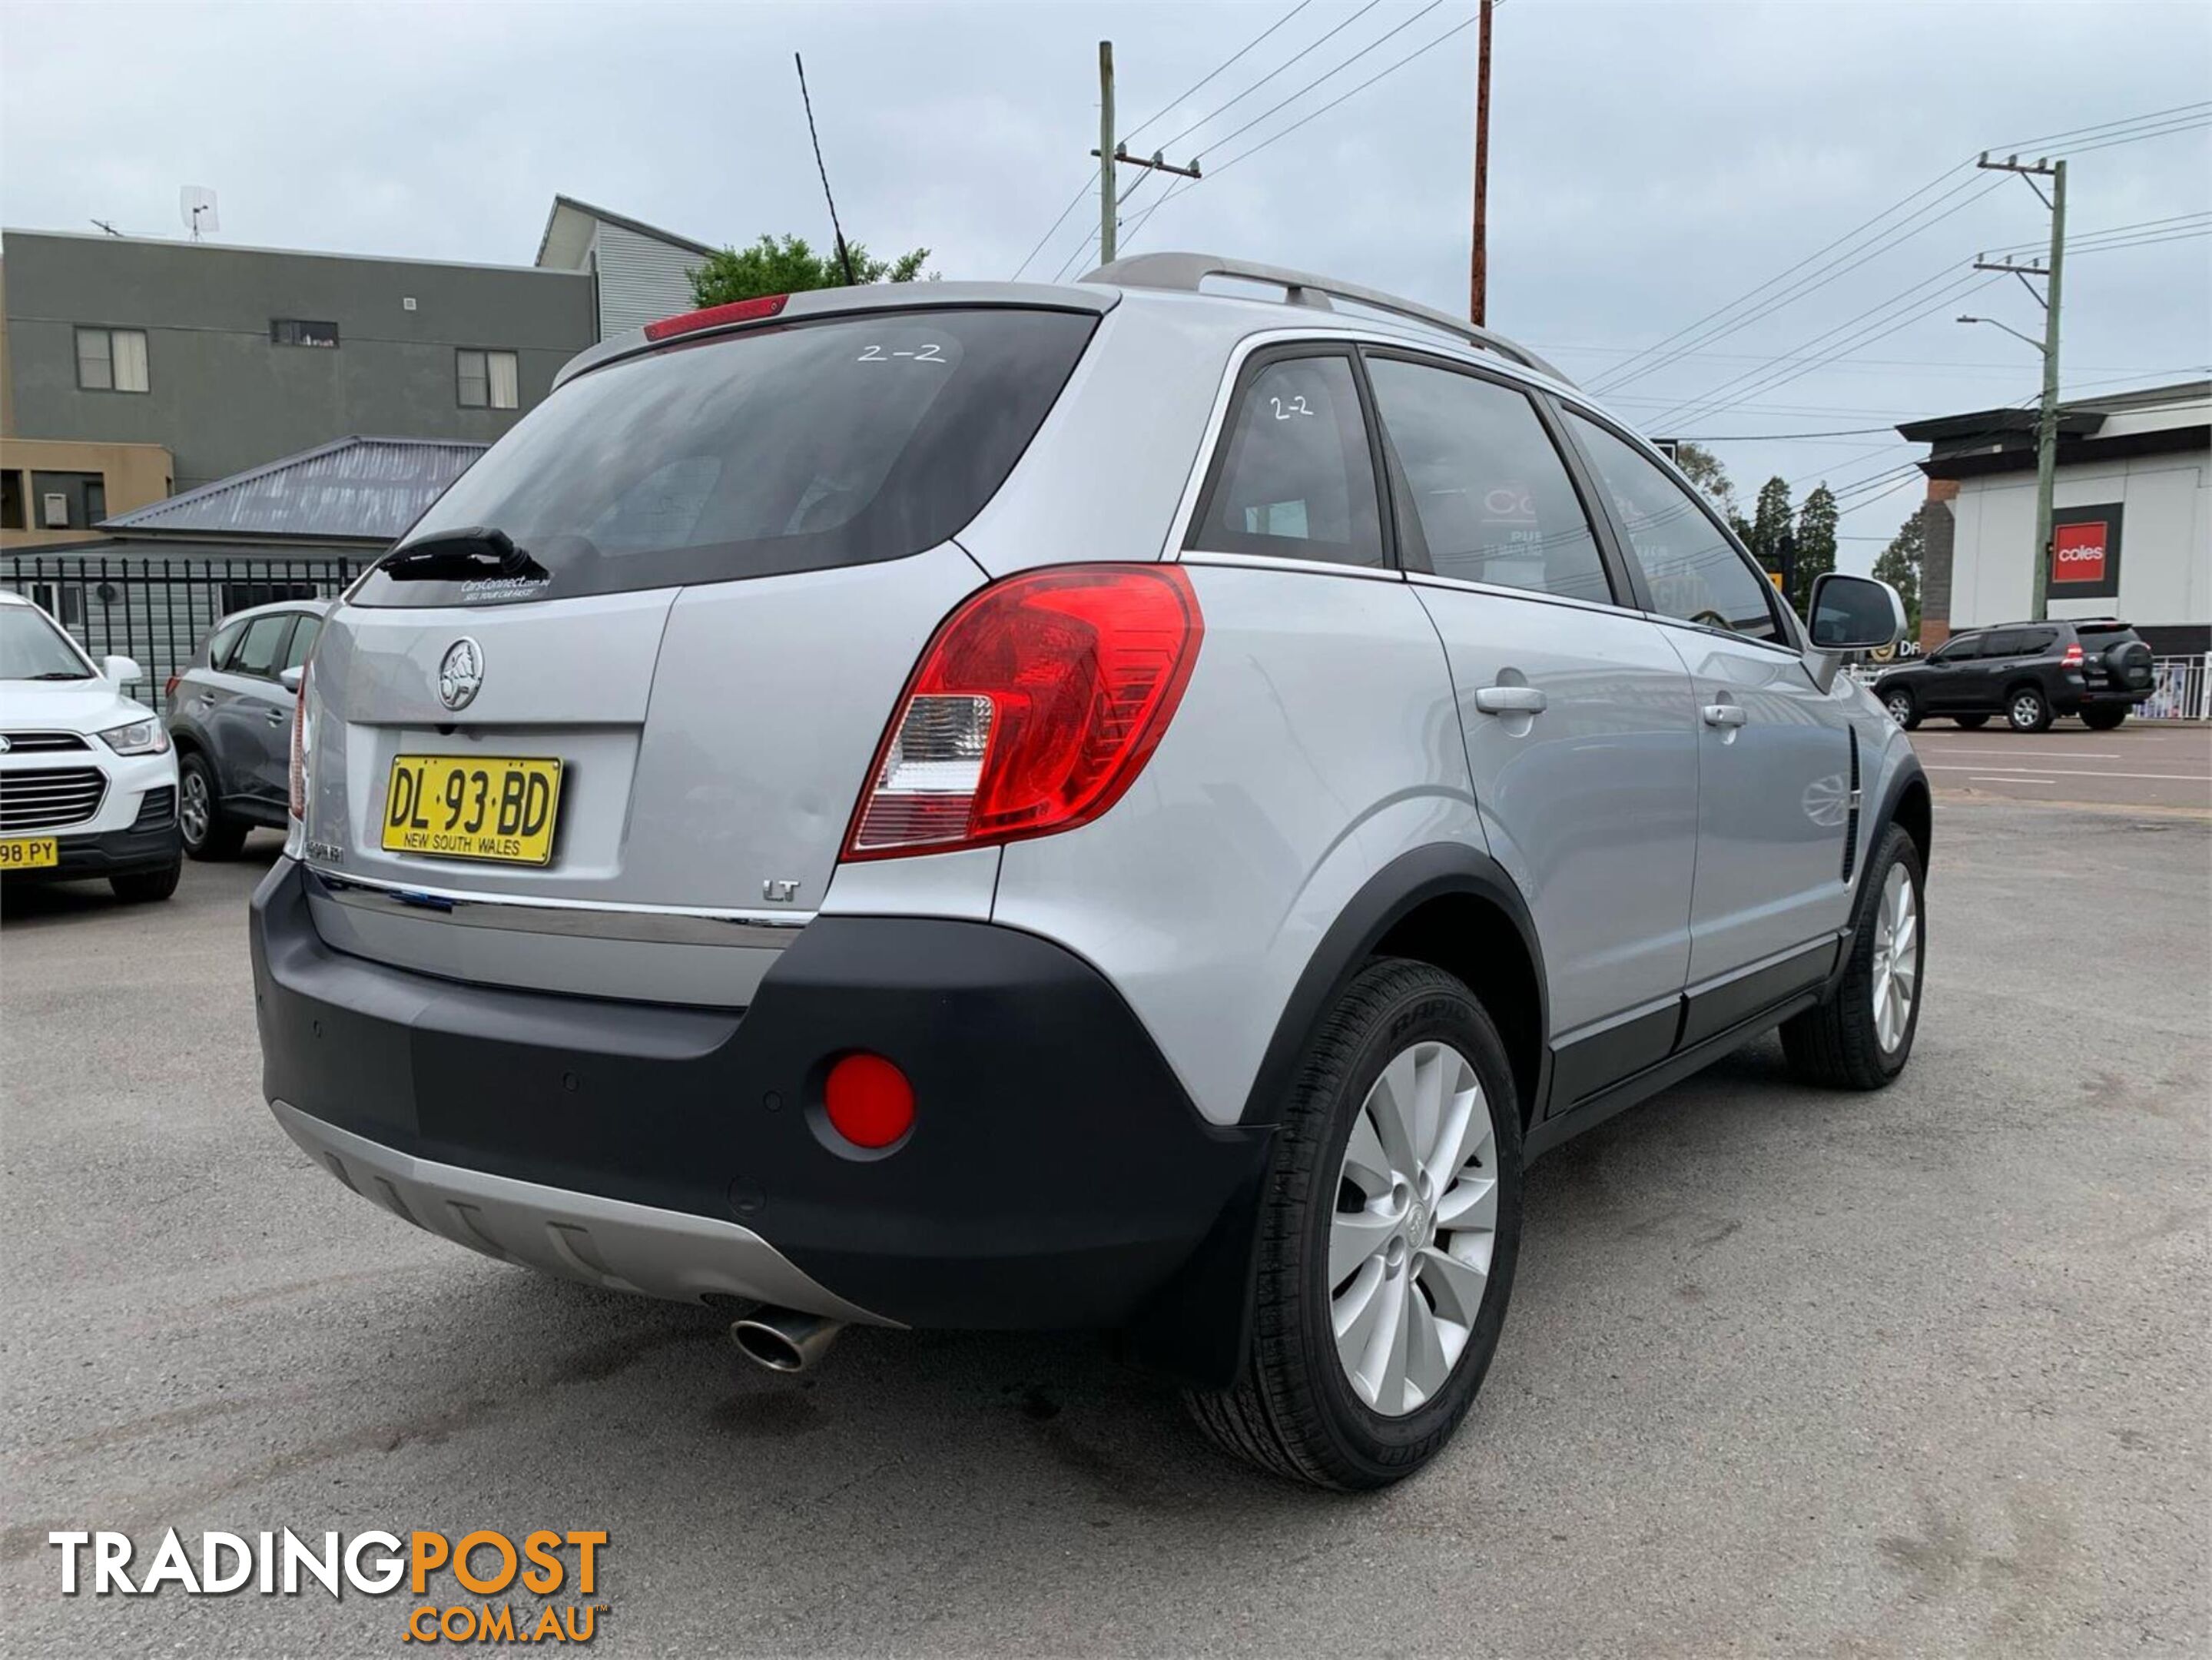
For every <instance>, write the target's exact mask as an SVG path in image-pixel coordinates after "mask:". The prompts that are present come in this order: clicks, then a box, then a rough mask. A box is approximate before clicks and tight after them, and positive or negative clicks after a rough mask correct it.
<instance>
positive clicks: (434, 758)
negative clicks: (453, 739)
mask: <svg viewBox="0 0 2212 1660" xmlns="http://www.w3.org/2000/svg"><path fill="white" fill-rule="evenodd" d="M560 810H561V763H559V762H558V761H541V760H522V759H516V758H514V757H508V756H492V755H395V756H393V757H392V777H391V781H390V783H389V785H388V787H386V791H385V794H384V850H385V851H386V853H414V854H423V855H425V856H427V857H428V858H432V859H489V860H494V861H495V862H496V863H499V864H502V865H544V864H550V862H551V861H552V858H553V823H554V820H555V819H556V818H557V817H558V816H559V814H560Z"/></svg>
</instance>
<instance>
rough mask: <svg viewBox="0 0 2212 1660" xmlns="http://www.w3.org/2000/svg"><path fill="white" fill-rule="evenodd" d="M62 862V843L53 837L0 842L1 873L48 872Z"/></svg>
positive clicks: (21, 838) (31, 837)
mask: <svg viewBox="0 0 2212 1660" xmlns="http://www.w3.org/2000/svg"><path fill="white" fill-rule="evenodd" d="M61 861H62V848H61V843H60V842H57V841H55V840H54V838H53V837H52V836H22V837H19V838H17V839H16V840H15V841H11V842H0V871H10V870H46V869H49V868H51V867H52V866H55V865H58V864H60V863H61Z"/></svg>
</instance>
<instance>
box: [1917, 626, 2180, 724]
mask: <svg viewBox="0 0 2212 1660" xmlns="http://www.w3.org/2000/svg"><path fill="white" fill-rule="evenodd" d="M2151 681H2152V675H2151V666H2150V648H2149V647H2148V646H2147V645H2145V644H2144V643H2143V639H2142V635H2139V634H2137V633H2136V631H2135V629H2132V628H2130V627H2129V625H2128V624H2126V623H2122V622H2118V621H2117V620H2115V619H2114V618H2112V617H2082V618H2080V619H2078V620H2075V621H2073V622H2050V623H2000V624H1999V625H1998V626H1996V628H1990V629H1974V630H1973V631H1972V632H1971V633H1968V634H1954V635H1952V636H1951V637H1950V638H1949V639H1948V640H1947V641H1945V642H1943V645H1942V649H1940V650H1938V651H1936V652H1932V653H1930V654H1929V655H1928V656H1926V657H1923V658H1920V659H1917V660H1915V661H1913V662H1911V663H1905V664H1900V665H1899V666H1897V667H1896V668H1893V669H1891V670H1890V671H1889V672H1887V673H1886V674H1884V675H1882V676H1881V678H1879V679H1877V680H1876V681H1875V683H1874V695H1875V696H1876V697H1877V698H1879V699H1880V700H1881V704H1882V707H1883V708H1887V710H1888V711H1889V714H1890V719H1892V720H1893V721H1896V722H1897V724H1898V725H1899V726H1900V727H1904V728H1905V730H1906V731H1907V732H1910V731H1911V730H1912V729H1913V728H1914V727H1917V726H1918V725H1919V724H1920V722H1921V720H1922V718H1923V716H1926V715H1930V714H1948V715H1949V716H1950V717H1951V718H1952V719H1953V720H1954V721H1957V722H1958V723H1959V724H1960V726H1962V727H1978V726H1981V725H1983V724H1984V723H1985V722H1986V721H1988V720H1989V718H1990V716H1991V715H1993V714H2000V715H2002V716H2003V717H2004V718H2005V720H2006V721H2008V722H2009V723H2010V724H2011V726H2012V728H2013V730H2014V731H2015V732H2041V731H2043V730H2044V729H2045V727H2049V726H2050V724H2051V722H2052V721H2055V720H2057V718H2058V717H2059V716H2060V715H2062V714H2078V715H2080V716H2081V719H2082V721H2083V722H2084V724H2086V725H2087V726H2089V727H2093V728H2094V729H2095V730H2097V731H2099V732H2110V731H2111V730H2112V728H2113V727H2117V726H2118V725H2119V724H2120V722H2121V721H2124V720H2126V719H2127V718H2128V710H2129V708H2130V707H2132V706H2133V705H2135V704H2136V703H2140V702H2142V700H2143V699H2144V698H2146V697H2148V696H2150V695H2151V692H2152V690H2153V687H2152V684H2151Z"/></svg>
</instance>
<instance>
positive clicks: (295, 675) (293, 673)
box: [276, 663, 307, 697]
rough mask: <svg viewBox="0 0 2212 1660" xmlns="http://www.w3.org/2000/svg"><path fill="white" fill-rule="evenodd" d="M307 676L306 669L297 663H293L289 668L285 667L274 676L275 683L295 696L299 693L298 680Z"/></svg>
mask: <svg viewBox="0 0 2212 1660" xmlns="http://www.w3.org/2000/svg"><path fill="white" fill-rule="evenodd" d="M306 678H307V670H306V669H304V668H302V667H301V666H300V665H299V664H297V663H295V664H294V665H293V666H291V667H290V668H289V669H286V670H285V671H284V672H283V673H281V674H279V675H278V676H277V677H276V684H278V685H280V686H282V687H283V688H284V690H286V691H289V692H290V693H291V694H292V695H293V696H295V697H297V696H299V695H300V682H301V681H302V680H304V679H306Z"/></svg>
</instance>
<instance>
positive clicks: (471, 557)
mask: <svg viewBox="0 0 2212 1660" xmlns="http://www.w3.org/2000/svg"><path fill="white" fill-rule="evenodd" d="M379 569H381V570H382V571H383V573H384V574H385V575H386V576H389V577H390V578H392V581H395V582H407V581H446V582H458V581H465V580H466V579H467V578H469V577H471V576H491V575H499V576H513V577H541V578H542V577H547V576H550V575H552V573H551V572H550V571H549V570H547V569H545V567H544V566H543V565H541V564H539V563H538V562H537V561H536V560H535V559H532V557H531V556H529V554H528V553H526V552H525V551H524V550H522V549H520V548H518V547H517V546H515V545H514V541H513V538H511V537H510V536H508V535H507V532H505V531H503V530H495V529H493V528H492V527H491V526H488V525H464V526H460V527H459V528H458V529H454V530H448V531H440V532H438V533H437V534H436V535H435V536H426V537H424V538H422V540H421V541H419V542H410V543H409V544H407V545H406V546H405V547H404V548H402V549H400V550H398V552H397V553H392V554H389V555H386V557H385V560H384V562H383V564H382V565H381V566H380V567H379Z"/></svg>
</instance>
